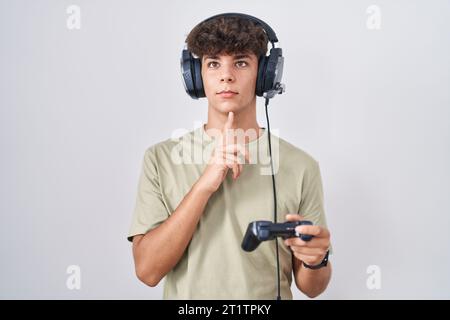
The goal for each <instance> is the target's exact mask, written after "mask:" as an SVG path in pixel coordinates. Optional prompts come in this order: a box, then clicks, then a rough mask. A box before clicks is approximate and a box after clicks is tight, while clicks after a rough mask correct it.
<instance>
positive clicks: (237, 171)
mask: <svg viewBox="0 0 450 320" xmlns="http://www.w3.org/2000/svg"><path fill="white" fill-rule="evenodd" d="M233 168H234V170H233V172H236V174H235V176H234V180H236V179H237V177H239V175H240V174H241V170H240V168H239V164H237V163H235V164H234V165H233Z"/></svg>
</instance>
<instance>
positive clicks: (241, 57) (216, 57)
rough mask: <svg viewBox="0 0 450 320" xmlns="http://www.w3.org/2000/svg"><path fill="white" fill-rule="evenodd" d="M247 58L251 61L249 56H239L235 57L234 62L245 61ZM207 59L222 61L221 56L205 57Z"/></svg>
mask: <svg viewBox="0 0 450 320" xmlns="http://www.w3.org/2000/svg"><path fill="white" fill-rule="evenodd" d="M245 58H247V59H251V57H250V56H249V55H248V54H237V55H235V56H234V60H239V59H245ZM206 59H211V60H220V58H219V56H217V55H212V56H205V60H206Z"/></svg>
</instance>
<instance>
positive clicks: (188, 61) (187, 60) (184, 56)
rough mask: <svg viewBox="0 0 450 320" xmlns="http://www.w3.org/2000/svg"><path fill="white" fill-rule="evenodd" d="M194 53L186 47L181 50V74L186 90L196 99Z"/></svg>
mask: <svg viewBox="0 0 450 320" xmlns="http://www.w3.org/2000/svg"><path fill="white" fill-rule="evenodd" d="M192 59H193V57H192V55H191V53H190V52H189V51H188V50H186V49H184V50H183V51H182V52H181V62H180V64H181V75H182V80H183V84H184V89H185V90H186V93H187V94H188V95H189V96H190V97H191V98H194V99H196V98H197V97H196V93H195V84H194V78H193V70H192Z"/></svg>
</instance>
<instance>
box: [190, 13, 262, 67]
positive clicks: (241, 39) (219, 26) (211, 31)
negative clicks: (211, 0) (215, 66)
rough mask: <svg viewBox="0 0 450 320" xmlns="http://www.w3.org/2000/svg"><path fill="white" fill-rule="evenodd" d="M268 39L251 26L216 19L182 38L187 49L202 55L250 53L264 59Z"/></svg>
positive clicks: (232, 19)
mask: <svg viewBox="0 0 450 320" xmlns="http://www.w3.org/2000/svg"><path fill="white" fill-rule="evenodd" d="M268 41H269V40H268V37H267V35H266V33H265V31H264V29H263V28H262V27H261V26H260V25H258V24H256V23H255V22H253V21H251V20H248V19H246V18H242V17H236V16H227V17H224V16H219V17H217V18H214V19H211V20H209V21H206V22H202V23H200V24H198V25H197V26H196V27H195V28H194V29H192V30H191V32H190V33H189V35H188V36H187V38H186V43H187V49H188V50H189V51H190V52H192V53H193V54H195V55H196V56H198V57H199V58H200V59H202V57H203V56H204V55H210V56H213V55H219V54H229V55H232V54H239V53H254V54H255V55H256V57H258V58H259V57H260V56H261V55H266V52H267V43H268Z"/></svg>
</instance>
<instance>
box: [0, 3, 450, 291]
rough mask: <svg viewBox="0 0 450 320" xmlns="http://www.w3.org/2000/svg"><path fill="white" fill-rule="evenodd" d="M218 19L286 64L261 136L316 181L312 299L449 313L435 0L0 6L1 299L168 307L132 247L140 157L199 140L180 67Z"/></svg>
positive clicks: (442, 37) (449, 145)
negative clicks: (186, 49)
mask: <svg viewBox="0 0 450 320" xmlns="http://www.w3.org/2000/svg"><path fill="white" fill-rule="evenodd" d="M71 5H76V6H78V7H79V8H80V18H81V20H80V27H81V28H80V29H70V28H68V27H67V20H68V19H69V17H70V14H69V13H67V11H66V10H67V8H68V7H69V6H71ZM373 6H375V7H373ZM368 8H371V9H369V10H368ZM374 10H375V11H374ZM222 12H242V13H247V14H251V15H254V16H256V17H259V18H260V19H262V20H264V21H266V22H267V23H268V24H269V25H271V26H272V28H273V29H274V30H275V32H276V33H277V35H278V38H279V40H280V42H279V47H281V48H283V53H284V56H285V68H284V77H283V80H284V82H285V83H286V93H285V94H283V95H281V96H277V97H276V98H274V99H273V100H272V101H271V103H270V105H269V115H270V120H271V122H270V124H271V128H272V129H277V130H279V133H280V136H281V137H282V138H284V139H286V140H287V141H289V142H291V143H293V144H294V145H296V146H298V147H299V148H301V149H303V150H305V151H306V152H308V153H309V154H311V155H312V156H313V157H314V158H315V159H317V160H318V161H319V163H320V166H321V173H322V178H323V185H324V195H325V210H326V214H327V219H328V223H329V227H330V231H331V235H332V243H333V249H334V255H333V256H332V257H331V261H332V263H333V278H332V280H331V283H330V285H329V287H328V289H327V291H326V292H325V293H323V294H322V295H321V296H320V297H319V298H326V299H349V298H352V299H382V298H384V299H402V298H405V299H416V298H425V299H431V298H438V299H439V298H447V299H448V298H450V274H449V272H448V270H450V257H449V252H450V246H449V244H450V233H449V232H448V230H449V227H450V217H449V215H450V200H449V191H450V169H449V166H448V163H450V150H449V149H450V126H449V124H450V121H449V120H450V96H449V88H450V46H449V41H448V40H449V39H450V19H449V18H450V3H449V2H448V1H445V0H441V1H439V0H435V1H406V0H404V1H399V0H395V1H356V0H354V1H331V0H329V1H286V0H285V1H278V2H277V3H276V5H274V3H273V1H272V2H271V1H256V0H255V1H236V0H233V1H231V0H230V1H227V2H222V3H216V2H211V1H195V2H188V1H180V0H177V1H126V2H125V1H106V0H97V1H86V0H83V1H81V0H74V1H56V0H54V1H51V0H45V1H44V0H41V1H6V0H1V1H0V106H1V108H0V112H1V113H0V132H1V138H0V143H1V158H0V159H1V160H0V161H1V165H0V170H1V171H0V177H1V179H0V197H1V202H0V212H1V216H0V219H1V221H0V237H1V238H0V240H1V241H0V261H1V263H0V298H13V299H23V298H27V299H28V298H37V299H46V298H58V299H79V298H83V299H97V298H99V299H112V298H114V299H160V298H161V297H162V290H163V282H161V283H160V284H159V285H158V286H157V287H155V288H150V287H147V286H145V285H144V284H142V283H140V282H139V280H138V279H137V278H136V277H135V274H134V266H133V261H132V254H131V244H130V243H129V242H128V241H127V240H126V235H127V232H128V228H129V226H130V223H131V214H132V211H133V208H134V204H135V197H136V192H137V182H138V177H139V174H140V169H141V164H142V159H143V155H144V151H145V149H146V148H148V147H149V146H150V145H153V144H154V143H157V142H159V141H161V140H164V139H167V138H169V137H171V135H172V132H173V131H175V130H177V129H180V128H185V129H187V130H192V129H194V124H195V123H196V122H197V123H198V122H199V121H203V122H206V115H207V113H206V112H207V102H206V100H205V99H203V100H199V101H194V100H192V99H190V98H189V97H188V96H187V94H186V93H185V92H184V88H183V85H182V82H181V76H180V65H179V59H180V53H181V49H182V48H183V45H184V40H185V37H186V35H187V34H188V33H189V31H190V30H191V28H193V27H194V26H195V25H196V24H197V23H198V22H200V21H201V20H203V19H205V18H207V17H209V16H212V15H214V14H217V13H222ZM257 103H258V120H259V123H260V125H262V126H265V125H266V123H265V116H264V106H263V101H262V100H258V102H257ZM268 187H271V186H270V185H268ZM71 265H75V266H79V268H80V270H81V288H80V289H79V290H76V289H75V290H69V289H68V287H67V285H66V281H67V279H68V277H69V274H67V272H66V271H67V268H68V267H69V266H71ZM371 266H375V269H376V270H379V271H380V273H379V274H377V275H374V274H371V272H372V271H371V270H374V269H373V267H371ZM368 270H369V273H368ZM374 276H378V277H379V278H377V279H378V280H379V281H380V282H379V283H380V284H381V287H379V288H378V289H376V288H375V289H374V288H372V287H371V286H370V283H373V282H372V280H374V279H373V277H374ZM268 281H275V277H274V279H268ZM368 283H369V286H368ZM292 288H293V292H294V298H295V299H305V297H304V296H303V294H301V293H300V292H299V291H298V290H297V289H296V288H295V285H293V287H292ZM274 298H275V296H274Z"/></svg>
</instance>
